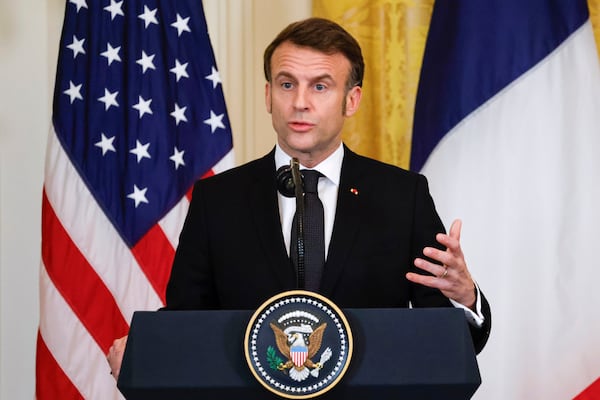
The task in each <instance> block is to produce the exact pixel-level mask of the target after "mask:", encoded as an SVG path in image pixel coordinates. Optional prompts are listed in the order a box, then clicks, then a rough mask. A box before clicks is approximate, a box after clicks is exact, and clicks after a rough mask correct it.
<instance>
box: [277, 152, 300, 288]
mask: <svg viewBox="0 0 600 400" xmlns="http://www.w3.org/2000/svg"><path fill="white" fill-rule="evenodd" d="M276 178H277V189H278V190H279V192H280V193H281V194H282V195H284V196H286V197H295V198H296V215H295V216H294V219H295V221H296V238H297V239H296V248H297V254H296V256H297V258H296V260H297V265H296V285H297V287H298V288H300V289H304V286H305V285H304V283H305V270H304V185H303V183H302V175H301V174H300V162H299V161H298V159H297V158H295V157H294V158H292V159H291V160H290V165H289V166H287V165H286V166H283V167H281V168H279V169H278V170H277V175H276ZM290 247H293V246H290ZM290 255H291V254H290Z"/></svg>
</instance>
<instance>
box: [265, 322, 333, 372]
mask: <svg viewBox="0 0 600 400" xmlns="http://www.w3.org/2000/svg"><path fill="white" fill-rule="evenodd" d="M270 326H271V329H272V330H273V333H274V334H275V342H276V343H277V348H278V349H279V351H280V352H281V354H283V355H284V356H285V357H287V359H288V360H287V362H285V363H282V364H280V365H279V367H278V369H280V370H282V371H285V370H288V369H289V376H290V378H292V379H293V380H295V381H298V382H301V381H303V380H305V379H306V378H307V377H308V375H309V374H310V370H309V368H316V369H320V368H321V367H322V365H321V363H315V362H313V361H312V358H313V357H315V356H316V355H317V352H318V351H319V349H320V348H321V342H322V340H323V333H324V332H325V328H327V323H323V324H321V325H319V326H318V327H317V328H316V329H314V330H313V329H312V328H311V327H310V326H308V325H302V326H299V327H288V328H287V329H286V331H285V332H284V331H283V330H281V328H279V327H278V326H277V325H275V324H274V323H272V322H271V323H270ZM303 333H310V336H309V338H308V345H307V344H306V342H305V341H304V334H303Z"/></svg>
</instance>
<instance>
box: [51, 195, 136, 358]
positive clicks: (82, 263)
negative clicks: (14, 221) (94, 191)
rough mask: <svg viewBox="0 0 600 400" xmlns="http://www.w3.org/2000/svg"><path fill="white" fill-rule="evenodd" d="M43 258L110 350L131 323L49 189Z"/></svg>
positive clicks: (101, 343)
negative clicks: (70, 230)
mask: <svg viewBox="0 0 600 400" xmlns="http://www.w3.org/2000/svg"><path fill="white" fill-rule="evenodd" d="M42 259H43V260H44V265H45V266H46V270H47V271H48V276H49V277H50V279H51V280H52V282H53V283H54V286H56V288H57V290H58V291H59V293H60V294H61V296H62V297H63V298H64V299H65V301H66V302H67V304H69V306H70V307H71V309H72V310H73V312H74V313H75V315H77V318H79V320H80V321H81V323H82V324H83V325H84V326H85V327H86V329H87V330H88V332H89V333H90V335H91V336H92V337H93V338H94V340H95V341H96V342H97V343H98V346H100V348H101V349H102V350H103V351H104V352H105V353H106V352H108V349H109V347H110V345H111V344H112V342H113V340H114V338H117V337H121V336H124V335H126V334H127V332H128V330H129V325H128V324H127V322H126V321H125V319H124V318H123V315H122V314H121V311H120V310H119V307H118V306H117V303H116V302H115V300H114V298H113V297H112V295H111V293H110V291H109V290H108V289H107V288H106V286H105V285H104V282H102V280H101V279H100V278H99V277H98V274H96V271H94V269H93V268H92V267H91V266H90V264H89V263H88V262H87V260H86V259H85V258H84V256H83V255H82V254H81V252H80V251H79V249H78V248H77V246H76V245H75V244H74V243H73V242H72V241H71V238H70V237H69V234H68V233H67V231H66V230H65V229H64V227H63V226H62V224H61V222H60V221H59V219H58V218H57V216H56V214H55V213H54V210H53V208H52V206H51V205H50V202H49V201H48V198H47V197H46V192H45V191H44V193H43V198H42ZM115 267H117V266H115Z"/></svg>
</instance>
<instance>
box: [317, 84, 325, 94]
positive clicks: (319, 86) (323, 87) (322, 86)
mask: <svg viewBox="0 0 600 400" xmlns="http://www.w3.org/2000/svg"><path fill="white" fill-rule="evenodd" d="M326 88H327V87H326V86H325V85H323V84H322V83H317V84H316V85H315V89H316V90H317V91H319V92H321V91H323V90H325V89H326Z"/></svg>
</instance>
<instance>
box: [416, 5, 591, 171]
mask: <svg viewBox="0 0 600 400" xmlns="http://www.w3.org/2000/svg"><path fill="white" fill-rule="evenodd" d="M587 18H588V9H587V3H586V2H585V0H554V1H548V0H526V1H524V0H494V1H479V0H453V1H436V2H435V6H434V10H433V15H432V18H431V25H430V28H429V34H428V37H427V44H426V49H425V55H424V58H423V66H422V70H421V77H420V80H419V89H418V94H417V100H416V104H415V118H414V125H413V138H412V151H411V160H410V168H411V169H412V170H415V171H419V170H421V168H422V167H423V165H424V164H425V162H426V161H427V158H428V157H429V155H430V153H431V152H432V151H433V149H434V148H435V146H436V145H437V144H438V143H439V141H440V140H441V139H442V137H443V136H444V135H445V134H446V133H447V132H448V131H450V130H451V129H452V128H453V127H454V126H455V125H456V124H458V123H459V122H460V121H461V120H462V119H463V118H465V117H466V116H467V115H468V114H470V113H471V112H472V111H474V110H475V109H476V108H478V107H479V106H480V105H482V104H483V103H485V102H486V101H487V100H488V99H490V98H491V97H492V96H494V95H495V94H496V93H498V92H499V91H500V90H502V89H503V88H504V87H506V86H507V85H508V84H510V83H511V82H512V81H513V80H515V79H516V78H518V77H519V76H520V75H521V74H523V73H524V72H525V71H527V70H528V69H530V68H531V67H532V66H534V65H535V64H536V63H537V62H539V61H540V60H541V59H542V58H544V57H545V56H546V55H548V54H549V53H550V52H551V51H552V50H553V49H555V48H556V47H557V46H558V45H559V44H560V43H561V42H562V41H564V40H565V39H566V38H567V37H568V36H569V35H570V34H571V33H572V32H574V31H575V30H576V29H577V28H579V27H580V26H581V25H582V24H583V23H584V22H585V21H586V20H587Z"/></svg>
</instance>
